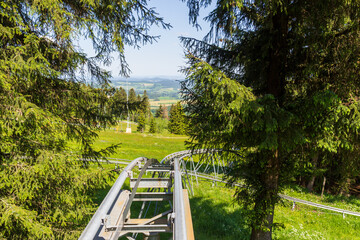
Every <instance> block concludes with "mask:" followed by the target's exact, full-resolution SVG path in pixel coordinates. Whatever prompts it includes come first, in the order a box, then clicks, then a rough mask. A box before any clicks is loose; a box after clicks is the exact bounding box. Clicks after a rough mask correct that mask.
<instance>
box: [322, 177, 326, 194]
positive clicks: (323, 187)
mask: <svg viewBox="0 0 360 240" xmlns="http://www.w3.org/2000/svg"><path fill="white" fill-rule="evenodd" d="M325 183H326V177H325V176H324V181H323V184H322V189H321V198H323V196H324V190H325Z"/></svg>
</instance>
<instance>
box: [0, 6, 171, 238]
mask: <svg viewBox="0 0 360 240" xmlns="http://www.w3.org/2000/svg"><path fill="white" fill-rule="evenodd" d="M0 5H1V8H0V13H1V14H0V36H1V37H0V38H1V41H0V49H1V51H0V63H1V64H0V113H1V118H0V133H1V134H0V142H1V144H0V165H1V169H0V182H1V185H0V238H9V239H69V238H77V237H78V236H79V233H80V232H81V231H82V230H83V227H84V224H85V225H86V223H87V221H88V220H89V214H91V212H93V211H94V210H95V209H94V208H93V206H94V204H93V202H92V199H91V197H90V196H91V195H93V194H94V192H95V191H96V189H98V188H103V187H105V185H106V184H107V181H106V179H108V177H109V176H111V174H110V173H109V172H106V171H101V170H96V169H94V170H91V171H90V169H87V168H86V166H87V162H83V163H82V162H80V161H77V160H78V159H79V157H83V158H89V157H92V158H99V157H101V156H106V155H107V154H109V153H111V152H113V151H114V149H115V148H116V147H117V146H116V145H114V146H110V147H108V148H107V149H103V150H100V151H98V150H95V149H93V147H92V143H93V141H94V140H95V138H96V137H97V133H96V131H97V130H100V128H101V127H105V126H106V125H107V124H112V123H114V119H113V117H112V115H111V112H110V111H109V105H108V104H109V99H108V96H109V94H111V92H112V89H111V88H110V87H109V84H108V83H109V78H110V73H109V72H107V71H104V70H103V69H101V68H100V67H99V66H100V65H101V64H108V63H110V61H111V59H112V56H111V53H113V52H117V53H118V54H119V56H120V61H121V73H122V74H123V75H127V74H128V66H127V64H126V62H125V59H124V46H125V44H127V45H132V46H138V45H139V44H142V43H143V42H152V41H153V40H154V39H155V38H156V37H152V36H150V35H148V34H147V32H148V30H149V27H150V26H151V25H152V24H156V25H157V24H160V25H162V26H163V27H165V28H167V27H168V25H167V24H164V22H163V21H162V19H161V18H159V17H158V15H157V14H156V13H155V12H154V11H153V10H152V9H148V8H147V7H146V1H131V4H130V2H129V1H122V2H115V1H88V0H84V1H77V0H74V1H61V0H60V1H21V0H20V1H14V0H9V1H2V2H1V4H0ZM79 36H86V37H88V39H90V40H91V41H92V44H93V46H94V48H95V51H96V55H95V57H91V58H90V57H87V56H86V54H85V53H83V52H82V51H81V50H80V49H79V48H78V47H77V46H76V43H77V39H78V37H79ZM87 76H90V78H91V81H92V82H94V83H95V84H96V85H98V86H101V88H93V87H91V86H88V85H86V84H85V82H86V81H85V80H86V78H87ZM68 141H74V142H77V143H79V145H80V146H81V152H80V153H79V154H78V155H76V156H73V155H70V154H66V152H67V151H70V150H71V149H69V144H68ZM79 176H81V177H79Z"/></svg>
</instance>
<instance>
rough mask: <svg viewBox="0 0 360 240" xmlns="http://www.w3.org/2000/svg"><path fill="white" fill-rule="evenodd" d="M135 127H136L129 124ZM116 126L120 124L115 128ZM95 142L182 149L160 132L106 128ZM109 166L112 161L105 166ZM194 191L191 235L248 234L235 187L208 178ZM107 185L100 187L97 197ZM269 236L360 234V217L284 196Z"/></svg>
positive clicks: (134, 153) (207, 238)
mask: <svg viewBox="0 0 360 240" xmlns="http://www.w3.org/2000/svg"><path fill="white" fill-rule="evenodd" d="M133 127H134V128H135V126H133ZM120 130H121V129H120ZM99 136H100V138H99V139H98V140H97V141H96V143H95V144H96V146H97V147H99V148H100V147H104V146H107V145H109V144H110V143H117V142H121V143H122V145H121V148H120V149H119V150H118V152H117V153H116V154H114V155H113V156H112V157H117V158H124V159H134V158H136V157H140V156H145V157H151V158H157V159H159V160H160V159H162V158H163V157H165V156H166V155H168V154H170V153H173V152H176V151H181V150H184V149H185V145H184V141H185V140H186V139H187V138H186V137H185V136H177V135H170V134H169V135H159V134H151V135H150V134H141V133H132V134H126V133H123V132H120V131H119V129H118V131H116V130H113V129H110V130H107V131H105V132H101V133H100V134H99ZM108 167H111V166H108ZM193 187H194V196H191V198H190V205H191V212H192V218H193V224H194V232H195V238H196V239H200V240H212V239H214V240H215V239H234V240H237V239H249V237H250V229H249V227H248V226H247V225H246V221H247V212H246V211H245V210H244V208H243V207H242V206H240V205H238V204H235V203H233V197H232V196H233V195H234V189H231V188H227V187H225V186H223V185H221V184H219V185H217V186H213V184H212V183H211V182H207V181H200V182H199V183H198V184H196V183H194V184H193ZM107 191H108V189H104V190H101V192H99V196H101V197H98V198H99V199H98V201H99V203H100V202H101V198H103V197H104V196H105V195H106V192H107ZM284 194H287V195H289V196H293V197H298V198H302V199H304V200H309V201H314V202H318V203H321V204H325V205H331V206H335V207H339V208H344V209H348V210H352V211H360V200H359V199H357V198H347V197H342V196H332V195H325V196H324V198H323V199H321V198H320V197H319V196H318V195H315V194H309V193H307V191H306V190H305V189H302V188H300V187H297V186H293V187H291V188H288V189H286V190H285V191H284ZM274 221H275V222H276V223H277V227H275V228H274V232H273V239H281V240H287V239H334V240H335V239H359V240H360V234H359V229H360V218H359V217H354V216H346V217H345V218H343V216H342V214H338V213H333V212H328V211H325V210H319V209H316V208H313V207H309V206H305V205H301V204H297V205H296V208H295V210H292V202H290V201H287V200H284V201H283V202H281V203H279V204H278V205H277V206H276V209H275V218H274Z"/></svg>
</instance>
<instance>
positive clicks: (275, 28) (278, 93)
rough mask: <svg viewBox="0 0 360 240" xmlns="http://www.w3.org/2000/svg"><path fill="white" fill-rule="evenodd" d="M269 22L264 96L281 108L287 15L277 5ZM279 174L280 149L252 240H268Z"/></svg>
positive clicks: (258, 203) (272, 164)
mask: <svg viewBox="0 0 360 240" xmlns="http://www.w3.org/2000/svg"><path fill="white" fill-rule="evenodd" d="M271 21H272V27H271V28H270V29H269V34H270V35H271V38H270V44H271V46H270V47H269V49H268V51H269V52H268V58H269V65H268V66H267V79H266V93H268V94H272V95H273V96H274V97H275V98H276V99H277V102H278V104H279V106H282V105H283V104H282V103H283V101H284V96H285V74H284V72H285V71H284V69H285V66H286V61H287V52H288V49H287V48H288V45H287V35H288V15H287V13H286V12H284V11H282V9H281V7H280V6H279V7H278V9H277V10H276V12H274V14H273V15H272V19H271ZM279 174H280V164H279V150H278V149H275V150H273V156H272V157H270V159H269V162H268V164H267V166H266V171H265V173H264V175H263V179H262V184H263V188H264V189H262V191H263V192H264V196H260V197H258V198H257V199H255V207H254V211H255V213H256V214H257V216H256V218H257V220H256V221H255V222H253V223H252V231H251V240H271V235H272V224H273V218H274V209H275V203H276V201H277V198H278V196H277V195H278V189H279Z"/></svg>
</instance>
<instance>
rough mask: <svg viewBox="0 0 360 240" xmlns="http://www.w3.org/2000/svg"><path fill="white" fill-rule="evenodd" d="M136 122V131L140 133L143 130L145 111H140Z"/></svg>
mask: <svg viewBox="0 0 360 240" xmlns="http://www.w3.org/2000/svg"><path fill="white" fill-rule="evenodd" d="M137 123H138V126H137V131H138V132H141V133H142V132H145V125H146V118H145V113H143V112H140V114H139V117H138V122H137Z"/></svg>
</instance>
